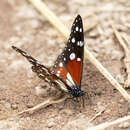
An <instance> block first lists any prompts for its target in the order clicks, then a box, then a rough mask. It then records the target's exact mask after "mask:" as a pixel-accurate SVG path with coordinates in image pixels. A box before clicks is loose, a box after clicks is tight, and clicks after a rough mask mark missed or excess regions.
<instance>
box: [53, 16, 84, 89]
mask: <svg viewBox="0 0 130 130" xmlns="http://www.w3.org/2000/svg"><path fill="white" fill-rule="evenodd" d="M83 58H84V33H83V23H82V18H81V16H80V15H78V16H77V17H76V19H75V20H74V23H73V25H72V28H71V34H70V37H69V40H68V42H67V44H66V47H65V48H64V50H63V52H62V53H61V55H59V56H58V58H57V60H56V62H55V65H54V66H53V69H52V70H53V73H54V74H56V75H57V76H58V77H60V78H62V79H63V81H64V82H66V84H67V85H68V86H69V87H70V89H71V88H72V87H73V86H76V85H77V86H79V87H80V86H81V79H82V70H83Z"/></svg>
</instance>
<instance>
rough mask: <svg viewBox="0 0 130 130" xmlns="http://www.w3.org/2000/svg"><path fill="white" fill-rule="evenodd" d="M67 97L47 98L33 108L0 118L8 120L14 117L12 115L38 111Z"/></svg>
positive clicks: (16, 115)
mask: <svg viewBox="0 0 130 130" xmlns="http://www.w3.org/2000/svg"><path fill="white" fill-rule="evenodd" d="M65 99H66V98H65V97H64V98H61V99H59V100H54V99H48V100H46V101H45V102H42V103H40V104H38V105H36V106H34V107H32V108H29V109H26V110H23V111H21V112H19V113H17V114H15V115H11V114H10V115H7V116H4V117H1V118H0V120H7V119H9V118H12V117H18V116H20V115H23V114H33V113H34V112H35V111H38V110H40V109H43V108H45V107H47V106H49V105H52V104H56V103H60V102H63V101H64V100H65Z"/></svg>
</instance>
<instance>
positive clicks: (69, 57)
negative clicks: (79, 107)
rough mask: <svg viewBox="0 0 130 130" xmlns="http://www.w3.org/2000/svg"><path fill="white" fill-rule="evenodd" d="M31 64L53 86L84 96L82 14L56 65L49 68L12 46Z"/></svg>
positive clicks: (77, 95)
mask: <svg viewBox="0 0 130 130" xmlns="http://www.w3.org/2000/svg"><path fill="white" fill-rule="evenodd" d="M12 48H13V49H14V50H16V51H17V52H19V53H20V54H21V55H23V56H24V57H25V58H26V59H27V60H28V61H29V62H30V63H31V64H32V71H33V72H35V73H36V74H37V75H38V77H39V78H41V79H43V80H45V81H46V82H48V83H49V84H50V85H51V86H56V87H57V88H58V89H60V90H62V91H64V92H67V93H69V94H71V95H72V96H73V97H80V96H83V94H84V92H83V91H82V90H81V79H82V70H83V58H84V35H83V24H82V18H81V16H80V15H78V16H77V17H76V19H75V20H74V23H73V25H72V28H71V34H70V37H69V40H68V42H67V44H66V47H65V48H64V50H63V52H62V53H61V54H60V55H59V56H58V58H57V60H56V62H55V64H54V66H53V67H52V68H47V67H45V66H44V65H43V64H41V63H40V62H39V61H37V60H36V59H34V58H33V57H32V56H30V55H28V54H27V53H26V52H24V51H22V50H21V49H19V48H17V47H15V46H12Z"/></svg>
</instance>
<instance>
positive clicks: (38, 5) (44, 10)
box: [29, 0, 130, 102]
mask: <svg viewBox="0 0 130 130" xmlns="http://www.w3.org/2000/svg"><path fill="white" fill-rule="evenodd" d="M29 1H30V2H31V3H32V4H33V5H34V6H35V8H37V9H38V11H40V12H41V13H42V14H43V15H44V16H45V17H46V18H47V20H48V21H49V22H50V23H52V24H53V25H54V26H55V27H56V28H57V29H58V30H59V31H60V32H61V33H62V34H63V35H64V37H66V38H68V36H69V34H70V31H69V30H68V29H67V28H66V27H65V25H64V24H62V22H61V21H60V20H59V19H58V18H57V17H56V15H55V14H54V13H53V12H52V11H51V10H50V9H49V8H48V7H47V6H46V5H45V4H44V3H43V2H42V1H41V0H29ZM85 57H86V58H87V59H88V60H89V61H90V62H91V63H92V64H93V65H95V67H96V68H97V69H98V70H99V71H100V72H101V73H102V74H103V75H104V76H105V77H106V78H107V79H108V80H109V82H110V83H111V84H112V85H113V86H114V87H115V88H116V89H117V90H118V91H119V92H120V93H121V95H122V96H123V97H124V98H125V99H126V100H127V101H128V102H130V95H129V94H128V93H127V92H126V91H125V89H124V88H123V87H122V86H121V85H120V84H119V83H118V82H117V81H116V80H115V79H114V78H113V77H112V75H111V74H110V73H109V72H108V71H107V70H106V69H105V68H104V67H103V66H102V64H101V63H100V62H99V61H98V60H97V59H96V58H95V57H94V56H93V55H92V54H91V52H90V51H89V50H88V49H87V47H85Z"/></svg>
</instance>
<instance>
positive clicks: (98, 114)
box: [87, 109, 105, 125]
mask: <svg viewBox="0 0 130 130" xmlns="http://www.w3.org/2000/svg"><path fill="white" fill-rule="evenodd" d="M104 110H105V109H103V110H101V111H100V112H98V113H97V114H96V115H94V116H93V117H92V118H91V119H90V120H89V121H88V122H87V125H88V124H89V123H90V122H92V121H93V120H95V119H96V118H97V117H98V116H100V115H101V114H102V113H103V112H104Z"/></svg>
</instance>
